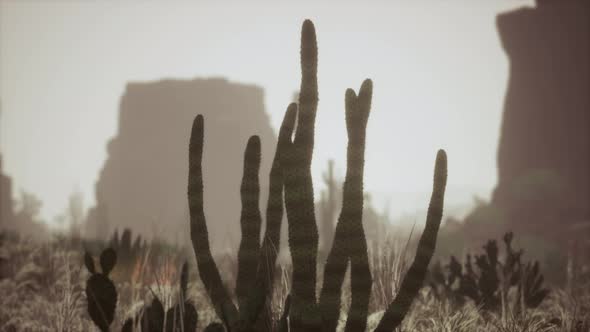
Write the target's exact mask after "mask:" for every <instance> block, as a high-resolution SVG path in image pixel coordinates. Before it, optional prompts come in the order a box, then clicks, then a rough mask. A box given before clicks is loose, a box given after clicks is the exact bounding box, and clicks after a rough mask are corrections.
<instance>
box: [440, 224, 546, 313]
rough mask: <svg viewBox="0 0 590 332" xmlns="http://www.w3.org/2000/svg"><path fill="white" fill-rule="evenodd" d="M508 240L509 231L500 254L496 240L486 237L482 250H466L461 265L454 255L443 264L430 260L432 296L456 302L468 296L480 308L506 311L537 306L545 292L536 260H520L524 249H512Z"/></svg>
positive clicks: (456, 303)
mask: <svg viewBox="0 0 590 332" xmlns="http://www.w3.org/2000/svg"><path fill="white" fill-rule="evenodd" d="M512 240H513V234H512V233H506V234H505V235H504V238H503V242H504V248H505V250H504V254H503V255H502V256H500V255H499V249H498V245H497V243H496V241H495V240H490V241H488V242H487V243H486V244H485V245H484V246H483V249H484V253H483V254H478V255H474V256H472V255H471V254H467V256H466V259H465V263H464V264H463V265H461V263H459V261H458V260H457V258H455V256H451V258H450V262H449V263H448V264H447V265H445V266H444V268H443V266H442V265H441V263H440V262H437V264H434V266H433V267H432V269H431V270H430V278H429V279H430V286H431V288H432V289H433V291H434V294H435V296H436V297H437V298H438V299H439V300H445V299H447V300H450V301H452V302H453V303H454V305H456V306H457V305H459V306H460V305H463V304H464V303H465V298H470V299H471V300H473V301H474V302H475V304H476V305H477V306H478V307H481V309H482V310H484V311H495V312H498V311H500V310H502V311H503V312H506V311H508V310H509V309H510V308H511V309H512V311H514V312H517V313H519V312H525V311H526V309H527V308H537V307H538V306H539V305H540V304H541V302H542V301H543V300H544V299H545V298H546V297H547V295H548V294H549V290H548V289H546V288H544V285H543V280H544V278H543V275H542V274H541V273H540V271H539V262H537V261H529V262H523V254H524V250H522V249H521V250H514V248H513V247H512ZM511 290H514V292H511Z"/></svg>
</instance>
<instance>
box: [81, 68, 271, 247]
mask: <svg viewBox="0 0 590 332" xmlns="http://www.w3.org/2000/svg"><path fill="white" fill-rule="evenodd" d="M197 114H203V115H204V118H205V142H206V144H205V150H204V156H203V173H204V186H205V213H206V215H207V222H208V226H209V232H210V234H211V238H212V239H213V240H212V248H213V250H214V251H219V250H220V249H221V248H222V247H225V246H226V245H227V244H228V243H238V241H239V236H240V234H239V229H240V227H239V226H238V225H239V216H240V208H241V205H240V181H241V177H242V165H243V164H242V163H243V155H244V149H245V147H246V142H247V140H248V138H249V137H250V136H251V135H259V136H260V138H261V142H262V156H263V158H262V165H261V171H260V183H261V201H262V202H266V198H265V197H267V193H266V191H265V188H267V187H268V185H267V184H268V173H269V171H270V164H271V160H270V158H269V157H267V156H272V155H273V154H274V149H275V144H276V136H275V133H274V131H273V129H272V128H271V125H270V120H269V117H268V115H267V113H266V112H265V110H264V91H263V89H262V88H261V87H258V86H255V85H245V84H238V83H233V82H229V81H227V80H226V79H220V78H212V79H194V80H163V81H158V82H149V83H130V84H128V85H127V88H126V91H125V93H124V95H123V97H122V98H121V104H120V112H119V129H118V132H117V135H116V137H114V138H113V139H112V140H111V141H110V142H109V144H108V158H107V160H106V162H105V164H104V167H103V168H102V171H101V173H100V177H99V180H98V182H97V183H96V199H97V206H96V207H94V208H93V209H92V210H91V212H90V214H89V220H88V224H87V233H88V234H89V235H90V236H91V237H98V238H103V239H105V238H107V237H108V236H110V235H111V234H112V233H113V231H114V230H115V229H119V231H121V230H122V229H123V228H124V227H130V228H131V229H132V230H133V232H134V233H139V234H142V236H144V238H147V239H148V240H149V239H151V238H153V237H158V238H160V239H165V240H167V241H172V243H177V244H184V243H186V242H185V241H187V240H188V234H187V232H186V230H187V227H188V204H187V187H186V183H187V182H186V181H187V177H188V141H189V135H190V130H191V125H192V121H193V119H194V117H195V116H196V115H197Z"/></svg>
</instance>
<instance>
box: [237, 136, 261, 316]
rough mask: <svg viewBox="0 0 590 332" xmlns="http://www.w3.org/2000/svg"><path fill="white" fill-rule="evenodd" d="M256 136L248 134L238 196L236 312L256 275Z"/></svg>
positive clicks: (258, 151)
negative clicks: (239, 197)
mask: <svg viewBox="0 0 590 332" xmlns="http://www.w3.org/2000/svg"><path fill="white" fill-rule="evenodd" d="M259 170H260V138H259V137H258V136H252V137H250V139H249V140H248V144H247V146H246V151H245V154H244V174H243V176H242V185H241V188H240V196H241V200H242V215H241V218H240V225H241V229H242V240H241V242H240V247H239V249H238V275H237V278H236V296H237V298H238V305H239V308H240V311H242V310H243V309H244V308H246V300H247V299H246V298H247V296H248V294H249V292H250V291H251V289H252V286H253V285H254V281H255V278H256V269H257V263H258V262H257V260H258V252H259V250H260V224H261V223H262V220H261V217H260V209H259V208H258V204H259V200H260V183H259V180H258V172H259Z"/></svg>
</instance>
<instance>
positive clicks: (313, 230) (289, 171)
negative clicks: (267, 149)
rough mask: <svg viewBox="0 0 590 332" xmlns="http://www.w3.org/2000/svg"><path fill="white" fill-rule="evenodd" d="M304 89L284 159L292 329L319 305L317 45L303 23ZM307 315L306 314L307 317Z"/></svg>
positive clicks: (310, 29)
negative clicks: (314, 163) (314, 162)
mask: <svg viewBox="0 0 590 332" xmlns="http://www.w3.org/2000/svg"><path fill="white" fill-rule="evenodd" d="M301 73H302V75H301V76H302V77H301V89H300V94H299V112H298V122H297V130H296V133H295V139H294V141H293V143H286V145H285V146H286V148H285V154H284V157H281V164H282V165H283V166H284V168H283V176H284V181H285V206H286V211H287V219H288V229H289V247H290V249H291V257H292V261H293V278H292V280H293V285H292V292H291V296H292V298H291V313H292V316H291V318H292V319H291V320H290V324H291V327H292V330H293V331H295V330H297V328H295V326H302V321H301V319H300V318H303V316H304V312H309V313H312V312H314V309H313V307H315V305H316V294H315V287H316V260H317V252H318V229H317V225H316V222H315V211H314V198H313V183H312V179H311V169H310V167H311V156H312V153H313V144H314V139H313V135H314V122H315V113H316V110H317V101H318V98H317V96H318V93H317V45H316V36H315V28H314V26H313V23H311V21H309V20H306V21H305V22H304V23H303V28H302V32H301ZM305 315H307V314H305Z"/></svg>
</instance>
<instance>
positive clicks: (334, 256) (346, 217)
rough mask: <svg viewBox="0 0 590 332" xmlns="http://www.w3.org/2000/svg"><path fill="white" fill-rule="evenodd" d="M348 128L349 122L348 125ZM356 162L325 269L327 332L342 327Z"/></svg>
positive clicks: (350, 108)
mask: <svg viewBox="0 0 590 332" xmlns="http://www.w3.org/2000/svg"><path fill="white" fill-rule="evenodd" d="M356 103H357V99H356V93H355V92H354V91H353V90H352V89H348V90H346V95H345V110H346V115H347V118H348V115H349V114H350V113H354V110H355V109H356ZM347 125H348V121H347ZM350 150H351V141H350V140H349V145H348V152H350ZM354 161H358V159H356V160H353V159H350V158H348V159H347V168H346V178H345V180H344V190H343V194H342V195H343V203H342V211H341V213H340V217H339V218H338V223H337V224H336V230H335V232H334V241H333V244H332V248H331V249H330V252H329V253H328V258H327V260H326V265H325V266H324V280H323V285H322V290H321V292H320V303H319V307H320V310H321V312H322V325H323V328H324V330H325V331H335V330H336V326H337V324H338V318H339V316H340V305H341V303H340V298H341V294H342V284H343V282H344V276H345V274H346V268H347V266H348V258H349V254H350V251H349V250H348V246H349V245H350V241H351V240H353V239H352V238H350V237H351V236H352V234H351V226H350V221H351V219H350V216H351V215H350V212H352V213H354V210H353V209H351V207H350V206H347V203H348V202H347V200H350V199H351V198H352V196H351V193H352V194H354V193H353V192H351V190H350V189H352V186H351V182H350V181H351V177H352V173H353V167H355V166H358V165H356V164H354Z"/></svg>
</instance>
